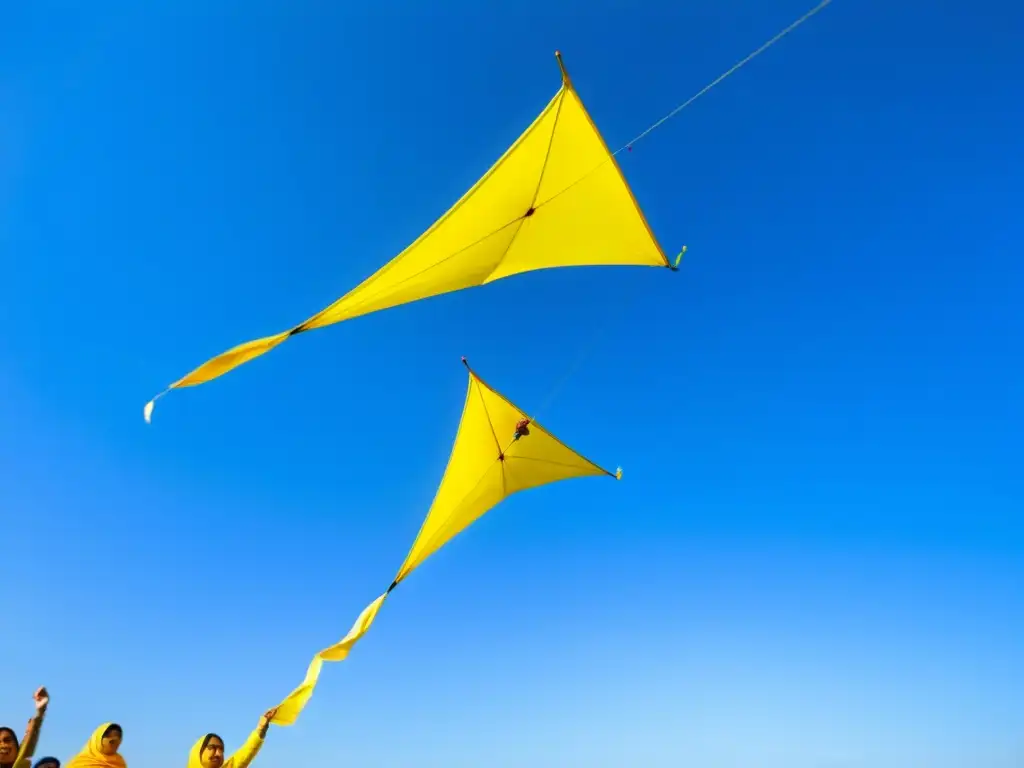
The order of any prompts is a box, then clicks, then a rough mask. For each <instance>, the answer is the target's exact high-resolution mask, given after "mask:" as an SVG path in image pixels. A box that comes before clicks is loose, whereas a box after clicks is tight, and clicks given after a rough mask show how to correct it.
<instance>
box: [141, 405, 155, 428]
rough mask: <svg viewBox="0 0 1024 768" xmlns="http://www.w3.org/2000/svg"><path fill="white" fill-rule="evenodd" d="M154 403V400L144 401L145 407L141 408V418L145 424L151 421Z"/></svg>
mask: <svg viewBox="0 0 1024 768" xmlns="http://www.w3.org/2000/svg"><path fill="white" fill-rule="evenodd" d="M154 405H156V400H150V401H149V402H148V403H146V407H145V408H143V409H142V418H144V419H145V420H146V423H147V424H151V423H152V422H153V406H154Z"/></svg>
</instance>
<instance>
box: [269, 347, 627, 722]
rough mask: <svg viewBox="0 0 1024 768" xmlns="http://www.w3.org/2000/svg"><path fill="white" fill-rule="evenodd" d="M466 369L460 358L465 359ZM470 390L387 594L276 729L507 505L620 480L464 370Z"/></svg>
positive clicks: (325, 657) (326, 654)
mask: <svg viewBox="0 0 1024 768" xmlns="http://www.w3.org/2000/svg"><path fill="white" fill-rule="evenodd" d="M463 362H464V363H465V362H466V361H465V358H463ZM466 368H467V369H468V370H469V389H468V391H467V392H466V401H465V404H464V406H463V409H462V419H461V421H460V423H459V429H458V432H457V433H456V435H455V444H454V446H453V447H452V453H451V456H450V457H449V459H448V466H447V468H446V469H445V472H444V476H443V477H442V479H441V485H440V487H439V488H438V490H437V495H436V496H435V497H434V503H433V504H431V506H430V511H429V512H427V516H426V519H425V520H424V521H423V525H422V526H421V527H420V531H419V534H418V535H417V536H416V540H415V541H414V542H413V545H412V548H411V549H410V550H409V554H408V555H406V557H405V562H404V563H402V567H401V568H399V570H398V574H397V575H396V576H395V579H394V581H393V582H392V583H391V586H390V587H388V589H387V591H386V592H384V594H382V595H381V596H380V597H378V598H377V599H376V600H374V601H373V602H372V603H370V604H369V605H368V606H366V608H364V609H363V612H362V613H360V614H359V618H357V619H356V621H355V623H354V624H353V625H352V629H350V630H349V632H348V634H347V635H345V637H344V638H342V639H341V640H340V641H339V642H338V643H336V644H335V645H332V646H331V647H330V648H325V649H324V650H322V651H320V652H319V653H318V654H317V655H316V656H315V657H313V661H312V663H311V664H310V665H309V669H308V670H307V671H306V678H305V680H303V682H302V684H301V685H300V686H299V687H298V688H296V689H295V690H294V691H292V692H291V693H290V694H289V695H288V697H287V698H285V699H284V701H282V702H281V705H280V707H279V708H278V710H277V715H276V716H275V717H274V720H273V722H274V723H275V724H276V725H291V724H292V723H294V722H295V720H296V719H297V718H298V716H299V713H300V712H301V711H302V709H303V707H305V706H306V703H307V702H308V701H309V698H310V696H312V695H313V688H315V687H316V683H317V679H318V678H319V676H320V669H321V667H322V666H323V663H324V662H325V661H342V660H343V659H345V657H347V656H348V654H349V651H350V650H352V646H354V645H355V644H356V642H358V640H359V639H360V638H361V637H362V636H363V635H364V634H366V632H367V630H369V628H370V625H371V624H373V620H374V619H375V618H376V617H377V612H378V611H379V610H380V607H381V605H383V604H384V600H385V599H387V596H388V595H389V594H390V593H391V590H393V589H394V588H395V587H396V586H398V584H399V583H400V582H401V581H402V580H403V579H405V578H406V577H407V576H408V575H409V574H410V573H412V572H413V571H414V570H415V569H416V568H417V567H419V566H420V565H421V564H422V563H423V561H425V560H426V559H427V558H428V557H430V556H431V555H432V554H433V553H434V552H437V551H438V550H439V549H440V548H441V547H443V546H444V545H445V544H446V543H447V542H449V541H451V540H452V539H453V538H455V537H456V536H457V535H458V534H459V533H460V532H462V531H463V530H465V529H466V528H467V527H469V526H470V525H471V524H472V523H473V522H474V521H475V520H477V519H478V518H479V517H481V516H482V515H484V514H486V513H487V512H488V511H489V510H491V509H492V508H493V507H495V506H497V505H498V504H499V503H501V501H503V500H504V499H505V498H506V497H508V496H511V495H512V494H513V493H516V492H518V491H524V490H526V489H528V488H536V487H537V486H540V485H547V484H548V483H554V482H558V481H559V480H568V479H570V478H574V477H586V476H601V475H607V476H610V477H615V478H616V479H621V478H622V471H621V470H617V471H616V472H615V474H612V473H611V472H608V471H607V470H605V469H602V468H601V467H599V466H597V465H596V464H594V463H593V462H592V461H590V460H588V459H585V458H584V457H583V456H581V455H580V454H578V453H576V452H575V451H574V450H573V449H571V448H569V447H568V446H566V445H565V444H564V443H562V442H561V441H559V440H558V438H557V437H555V436H554V435H552V434H551V433H550V432H548V431H547V430H545V429H544V428H543V427H541V426H540V425H539V424H538V423H537V422H535V421H533V420H532V419H530V418H529V417H528V416H527V415H526V414H525V413H523V411H521V410H520V409H519V408H518V407H517V406H516V405H514V404H513V403H511V402H509V401H508V400H507V399H505V397H503V396H502V395H501V394H499V393H498V392H496V391H495V390H493V389H491V387H489V386H488V385H487V384H486V383H485V382H484V381H483V380H482V379H480V377H479V376H477V375H476V373H475V372H474V371H473V370H472V368H470V367H469V364H468V363H466Z"/></svg>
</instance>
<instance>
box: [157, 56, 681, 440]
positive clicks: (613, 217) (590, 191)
mask: <svg viewBox="0 0 1024 768" xmlns="http://www.w3.org/2000/svg"><path fill="white" fill-rule="evenodd" d="M558 62H559V66H561V63H562V61H561V57H559V59H558ZM597 265H623V266H625V265H634V266H650V267H670V266H671V265H670V264H669V262H668V259H667V258H666V257H665V253H664V252H663V251H662V249H661V246H660V245H659V244H658V242H657V240H656V239H655V237H654V234H653V233H652V232H651V229H650V227H649V226H648V224H647V220H646V219H645V218H644V215H643V212H642V211H641V210H640V207H639V205H638V204H637V202H636V200H635V198H634V197H633V193H632V191H631V190H630V188H629V185H628V183H627V182H626V180H625V178H624V177H623V175H622V171H621V170H620V169H619V166H618V163H617V162H616V160H615V158H614V156H613V155H612V154H611V153H610V152H609V151H608V146H607V145H606V144H605V142H604V139H603V138H602V137H601V134H600V132H599V131H598V130H597V127H596V126H595V125H594V123H593V121H592V120H591V118H590V115H589V114H588V113H587V110H586V108H585V107H584V106H583V102H582V101H581V100H580V97H579V95H578V94H577V93H576V91H575V89H574V88H573V85H572V82H571V81H570V80H569V77H568V75H567V74H566V73H565V69H564V67H563V68H562V87H561V88H560V89H559V90H558V92H557V93H556V94H555V96H554V98H552V99H551V101H550V102H549V103H548V105H547V106H546V107H545V108H544V111H543V112H541V113H540V115H539V116H538V117H537V118H536V119H535V120H534V121H533V123H532V124H531V125H530V127H529V128H527V129H526V131H525V132H524V133H523V134H522V135H521V136H520V137H519V138H518V139H517V140H516V142H515V143H514V144H513V145H512V146H511V147H510V148H509V149H508V150H507V151H506V152H505V154H504V155H503V156H502V157H501V158H500V159H499V160H498V161H497V162H496V163H495V164H494V165H493V166H492V167H491V169H490V170H489V171H487V173H485V174H484V176H483V177H482V178H481V179H480V180H479V181H478V182H477V183H476V184H475V185H473V187H472V188H471V189H470V190H469V191H468V192H466V194H465V195H463V197H462V199H460V200H459V201H458V202H457V203H455V205H454V206H452V208H451V209H450V210H449V211H448V212H447V213H445V214H444V215H443V216H442V217H441V218H440V219H438V220H437V221H436V222H435V223H434V224H433V225H432V226H431V227H430V229H428V230H427V231H426V232H425V233H424V234H422V235H421V236H420V237H419V238H417V239H416V240H415V241H414V242H413V243H412V244H411V245H409V246H408V247H407V248H406V249H405V250H404V251H402V252H401V253H400V254H398V255H397V256H396V257H394V258H393V259H392V260H391V261H390V262H388V263H387V264H385V265H384V266H383V267H381V268H380V269H379V270H378V271H377V272H376V273H375V274H373V275H371V276H370V277H369V278H367V279H366V280H364V281H363V282H362V283H361V284H360V285H358V286H356V287H355V288H353V289H352V290H351V291H349V292H348V293H347V294H345V295H344V296H343V297H341V298H340V299H338V300H337V301H336V302H334V303H333V304H331V305H330V306H329V307H327V308H326V309H324V310H322V311H321V312H319V313H317V314H316V315H314V316H313V317H311V318H309V319H308V320H306V321H305V322H304V323H301V324H299V325H297V326H295V327H294V328H292V329H291V330H289V331H285V332H283V333H279V334H277V335H275V336H268V337H266V338H262V339H256V340H255V341H250V342H246V343H245V344H241V345H239V346H237V347H234V348H232V349H230V350H228V351H227V352H224V353H222V354H221V355H218V356H217V357H215V358H213V359H211V360H209V361H207V362H206V363H204V364H203V365H201V366H200V367H199V368H196V369H195V370H194V371H192V372H191V373H189V374H188V375H186V376H185V377H184V378H181V379H179V380H178V381H176V382H175V383H174V384H172V385H171V386H170V387H168V389H167V390H165V392H163V393H161V394H160V395H158V396H157V398H159V397H161V396H162V395H163V394H166V392H167V391H169V390H171V389H178V388H181V387H190V386H194V385H196V384H203V383H205V382H207V381H210V380H212V379H215V378H217V377H218V376H221V375H223V374H225V373H227V372H228V371H230V370H232V369H233V368H236V367H238V366H239V365H242V364H243V363H246V362H248V361H250V360H252V359H254V358H256V357H258V356H260V355H262V354H263V353H264V352H267V351H269V350H270V349H273V348H274V347H276V346H277V345H279V344H281V343H282V342H283V341H285V340H286V339H287V338H288V337H290V336H294V335H296V334H298V333H301V332H303V331H309V330H312V329H314V328H323V327H324V326H327V325H332V324H334V323H338V322H341V321H342V320H349V319H351V318H354V317H358V316H360V315H365V314H368V313H370V312H377V311H379V310H382V309H387V308H389V307H394V306H398V305H399V304H405V303H408V302H411V301H418V300H420V299H425V298H428V297H431V296H438V295H440V294H443V293H450V292H452V291H458V290H462V289H464V288H471V287H474V286H481V285H484V284H486V283H491V282H494V281H495V280H499V279H501V278H503V277H509V276H510V275H516V274H519V273H521V272H530V271H533V270H538V269H550V268H553V267H582V266H597ZM157 398H154V399H153V400H151V401H150V402H149V403H147V404H146V407H145V409H144V410H143V414H144V416H145V418H146V421H149V420H150V418H151V416H152V412H153V405H154V403H155V401H156V399H157Z"/></svg>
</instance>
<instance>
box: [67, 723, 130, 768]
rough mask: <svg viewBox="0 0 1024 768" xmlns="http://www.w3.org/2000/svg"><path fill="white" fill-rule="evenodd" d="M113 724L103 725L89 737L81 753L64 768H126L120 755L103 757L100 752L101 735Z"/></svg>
mask: <svg viewBox="0 0 1024 768" xmlns="http://www.w3.org/2000/svg"><path fill="white" fill-rule="evenodd" d="M111 725H113V723H104V724H103V725H101V726H100V727H99V728H97V729H96V730H95V731H93V732H92V736H90V737H89V741H87V742H86V743H85V746H84V747H82V751H81V752H79V753H78V754H77V755H75V756H74V757H72V758H71V760H69V761H68V763H67V764H66V765H65V766H64V768H126V764H125V761H124V758H123V757H121V755H120V754H118V753H115V754H113V755H104V754H103V753H102V752H101V751H100V746H101V745H102V743H103V734H104V732H105V731H106V730H107V728H109V727H110V726H111Z"/></svg>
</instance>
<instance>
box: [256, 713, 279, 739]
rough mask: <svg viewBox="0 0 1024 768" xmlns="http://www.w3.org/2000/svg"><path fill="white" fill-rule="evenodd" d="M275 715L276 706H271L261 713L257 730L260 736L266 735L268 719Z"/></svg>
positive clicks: (268, 725) (268, 726) (268, 724)
mask: <svg viewBox="0 0 1024 768" xmlns="http://www.w3.org/2000/svg"><path fill="white" fill-rule="evenodd" d="M276 715H277V707H271V708H270V709H268V710H267V711H266V712H264V713H263V717H261V718H260V725H259V731H260V735H261V736H266V735H267V729H268V728H270V721H271V720H273V719H274V717H275V716H276Z"/></svg>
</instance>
